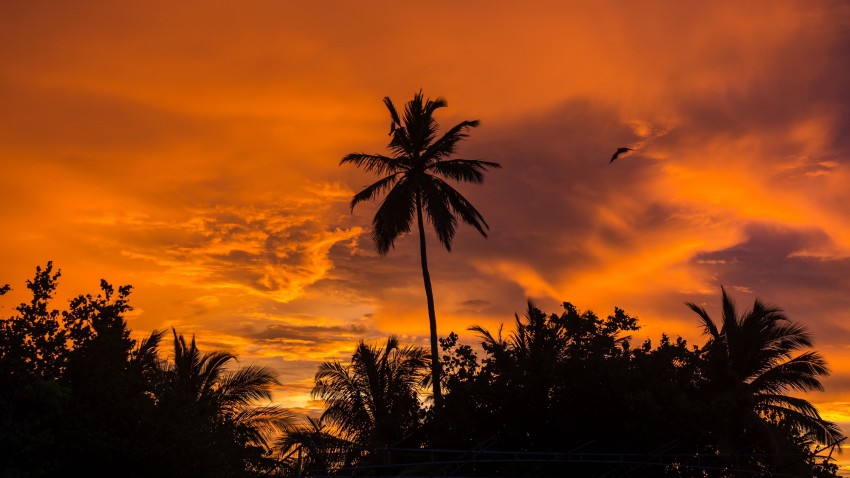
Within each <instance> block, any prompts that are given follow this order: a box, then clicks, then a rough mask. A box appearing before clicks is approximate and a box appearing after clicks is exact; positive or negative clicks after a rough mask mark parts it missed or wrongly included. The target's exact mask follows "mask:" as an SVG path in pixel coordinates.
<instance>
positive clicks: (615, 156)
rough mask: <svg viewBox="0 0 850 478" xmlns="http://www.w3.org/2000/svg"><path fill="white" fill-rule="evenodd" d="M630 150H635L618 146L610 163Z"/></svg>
mask: <svg viewBox="0 0 850 478" xmlns="http://www.w3.org/2000/svg"><path fill="white" fill-rule="evenodd" d="M629 151H634V150H633V149H632V148H617V151H615V152H614V155H613V156H611V161H608V164H611V163H613V162H614V160H615V159H617V157H618V156H620V155H621V154H623V153H627V152H629Z"/></svg>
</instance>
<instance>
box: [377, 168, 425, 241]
mask: <svg viewBox="0 0 850 478" xmlns="http://www.w3.org/2000/svg"><path fill="white" fill-rule="evenodd" d="M415 191H416V190H415V186H414V184H412V181H411V180H409V179H408V178H407V177H404V178H402V179H400V180H399V181H398V182H396V184H395V186H394V187H393V188H392V189H391V190H390V191H389V192H388V193H387V195H386V197H384V201H383V202H382V203H381V206H380V207H379V208H378V211H377V212H376V213H375V217H374V218H373V219H372V240H373V241H374V243H375V250H376V251H377V252H378V254H381V255H385V254H386V253H387V252H389V250H390V249H391V248H392V247H393V245H394V244H395V240H396V239H398V237H399V236H401V235H402V234H406V233H408V232H410V227H411V223H412V222H413V214H414V212H415V211H416V207H415V206H416V204H415V202H414V198H415V195H416V194H415Z"/></svg>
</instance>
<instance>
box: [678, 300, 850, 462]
mask: <svg viewBox="0 0 850 478" xmlns="http://www.w3.org/2000/svg"><path fill="white" fill-rule="evenodd" d="M722 292H723V317H722V322H721V323H720V324H717V323H715V322H714V320H712V318H711V317H710V316H709V315H708V313H707V312H706V311H705V309H703V308H702V307H699V306H698V305H696V304H693V303H690V302H689V303H687V305H688V307H690V308H691V310H693V311H694V312H696V313H697V315H699V317H700V319H701V321H702V327H703V332H704V333H705V334H706V335H708V337H709V340H708V343H707V344H706V345H705V347H704V348H703V350H704V356H703V357H704V359H705V364H706V369H705V374H706V376H705V378H706V379H707V381H708V386H709V387H711V389H712V392H714V394H716V395H715V396H717V397H718V402H717V404H718V405H719V406H720V407H721V408H723V409H724V410H723V413H724V417H725V418H724V419H723V420H720V422H723V423H725V424H726V426H728V429H726V430H723V431H722V433H723V434H724V435H726V436H727V437H735V438H733V439H731V440H728V442H727V443H726V444H725V445H726V446H739V445H740V443H738V444H735V443H734V441H735V439H736V438H740V437H743V436H744V435H743V434H742V433H740V430H741V429H749V430H748V432H752V434H753V435H757V436H760V437H765V436H767V440H768V441H769V442H770V443H771V444H772V445H773V448H774V450H776V449H778V447H779V446H780V445H781V444H780V443H779V441H783V442H785V441H786V440H785V439H791V440H794V439H797V438H799V436H801V435H802V436H806V437H807V438H812V439H815V440H816V441H817V442H818V443H821V444H824V445H833V444H835V443H837V442H838V441H839V440H841V439H842V438H843V437H842V435H841V432H840V430H839V429H838V427H837V426H836V425H835V424H834V423H832V422H829V421H826V420H824V419H823V418H821V416H820V414H819V413H818V411H817V409H816V408H815V407H814V406H813V405H812V404H811V403H809V402H808V401H806V400H804V399H802V398H797V397H793V396H790V395H788V394H789V393H791V392H806V391H811V390H823V385H822V384H821V382H820V377H824V376H827V375H828V374H829V370H828V368H827V366H826V361H825V360H824V359H823V357H821V355H820V354H819V353H818V352H816V351H802V350H803V349H806V348H809V347H811V346H812V342H811V334H810V333H809V332H808V330H807V329H806V327H804V326H803V325H800V324H798V323H794V322H791V321H790V320H789V319H788V318H787V317H786V316H785V315H784V313H783V312H782V310H781V309H779V308H777V307H774V306H770V305H766V304H764V303H762V302H761V301H759V300H758V299H757V300H756V301H755V303H754V304H753V308H752V309H750V310H747V311H745V312H744V313H743V314H741V315H740V316H739V315H738V312H737V310H736V307H735V304H734V303H733V301H732V300H731V298H730V297H729V296H728V295H727V294H726V290H725V289H722ZM721 426H723V425H721ZM789 431H790V432H791V433H793V434H796V435H797V437H794V436H787V435H788V434H789ZM765 432H766V433H765ZM783 434H784V435H785V436H784V437H782V435H783Z"/></svg>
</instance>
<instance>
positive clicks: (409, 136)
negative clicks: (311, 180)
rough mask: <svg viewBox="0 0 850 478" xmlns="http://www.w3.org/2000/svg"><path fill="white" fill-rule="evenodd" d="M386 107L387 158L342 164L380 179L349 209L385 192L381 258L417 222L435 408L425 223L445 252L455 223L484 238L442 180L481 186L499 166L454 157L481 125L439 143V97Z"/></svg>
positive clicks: (379, 216)
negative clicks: (400, 110)
mask: <svg viewBox="0 0 850 478" xmlns="http://www.w3.org/2000/svg"><path fill="white" fill-rule="evenodd" d="M384 104H385V105H386V107H387V109H388V110H389V113H390V118H391V121H392V122H391V125H390V136H392V139H391V140H390V143H389V145H388V149H389V150H390V152H391V155H390V156H385V155H380V154H365V153H351V154H349V155H347V156H345V157H344V158H342V160H341V161H340V164H347V163H350V164H353V165H354V166H357V167H361V168H363V169H365V170H366V171H369V172H372V173H375V174H377V175H379V176H381V179H379V180H378V181H376V182H374V183H373V184H371V185H370V186H368V187H366V188H365V189H364V190H362V191H360V192H359V193H357V194H355V195H354V197H353V198H352V200H351V209H352V210H353V209H354V206H356V205H357V204H358V203H360V202H362V201H367V200H372V199H375V198H376V197H378V196H380V195H381V194H383V193H386V197H385V198H384V200H383V202H382V203H381V205H380V207H379V208H378V211H377V213H375V217H374V218H373V219H372V239H373V240H374V243H375V250H376V251H377V252H378V253H379V254H380V255H385V254H387V252H389V250H390V249H391V248H393V247H394V244H395V240H396V239H397V238H398V237H399V236H401V235H402V234H406V233H408V232H410V229H411V225H412V223H413V221H414V218H415V220H416V224H417V228H418V232H419V252H420V256H421V262H422V279H423V282H424V285H425V297H426V300H427V303H428V319H429V326H430V331H431V367H432V369H431V373H432V385H433V391H434V403H435V405H439V404H440V401H441V395H440V360H439V355H438V351H437V316H436V313H435V311H434V294H433V291H432V289H431V276H430V274H429V272H428V259H427V251H426V246H425V221H426V220H427V221H428V222H429V223H431V225H432V226H434V230H435V232H436V233H437V238H438V239H439V241H440V243H442V244H443V246H445V248H446V249H447V250H448V251H451V248H452V240H453V238H454V235H455V231H456V229H457V223H458V219H460V220H461V221H463V222H465V223H466V224H469V225H471V226H472V227H474V228H475V229H477V230H478V232H480V233H481V235H483V236H484V237H487V230H488V229H489V226H488V225H487V222H486V221H485V220H484V217H483V216H482V215H481V213H479V212H478V210H477V209H475V207H474V206H473V205H472V203H470V202H469V201H468V200H467V199H466V198H465V197H463V195H461V194H460V193H459V192H458V191H457V190H455V189H454V188H453V187H452V186H451V185H449V184H448V183H447V182H446V180H453V181H461V182H469V183H481V182H483V181H484V173H485V172H486V171H487V170H488V169H491V168H499V167H501V166H500V165H499V164H498V163H493V162H489V161H481V160H473V159H458V158H452V156H453V155H454V153H455V151H456V150H457V145H458V143H459V142H460V140H462V139H464V138H466V137H467V136H468V132H469V130H470V129H471V128H475V127H477V126H478V124H479V123H478V120H473V121H462V122H460V123H458V124H456V125H455V126H453V127H452V128H450V129H449V130H448V131H446V132H445V133H444V134H443V135H442V136H440V137H439V138H438V137H437V133H438V130H439V125H438V123H437V121H436V120H435V119H434V112H435V111H436V110H437V109H438V108H442V107H444V106H446V101H445V100H443V99H442V98H437V99H436V100H431V99H427V100H426V99H424V98H423V96H422V91H420V92H419V93H417V94H416V95H414V97H413V99H412V100H411V101H409V102H408V103H407V105H405V108H404V115H403V116H401V115H399V113H398V111H397V110H396V108H395V106H394V105H393V102H392V100H390V98H389V97H386V98H384Z"/></svg>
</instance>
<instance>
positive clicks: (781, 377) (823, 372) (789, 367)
mask: <svg viewBox="0 0 850 478" xmlns="http://www.w3.org/2000/svg"><path fill="white" fill-rule="evenodd" d="M827 375H829V369H828V368H827V366H826V360H824V359H823V357H821V355H820V354H819V353H817V352H815V351H810V352H806V353H804V354H802V355H799V356H797V357H795V358H793V359H791V360H788V361H787V362H783V363H781V364H778V365H776V366H774V367H771V368H770V369H768V370H765V371H763V372H761V373H759V374H758V375H757V376H756V377H755V378H754V379H753V380H752V381H751V382H750V387H751V388H752V389H753V390H754V391H755V392H769V393H781V392H785V391H788V390H796V391H799V392H806V391H811V390H818V391H823V384H821V382H820V379H819V378H818V377H821V376H827Z"/></svg>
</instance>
